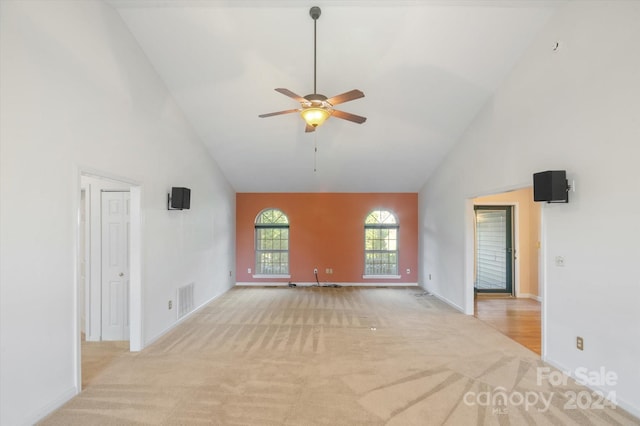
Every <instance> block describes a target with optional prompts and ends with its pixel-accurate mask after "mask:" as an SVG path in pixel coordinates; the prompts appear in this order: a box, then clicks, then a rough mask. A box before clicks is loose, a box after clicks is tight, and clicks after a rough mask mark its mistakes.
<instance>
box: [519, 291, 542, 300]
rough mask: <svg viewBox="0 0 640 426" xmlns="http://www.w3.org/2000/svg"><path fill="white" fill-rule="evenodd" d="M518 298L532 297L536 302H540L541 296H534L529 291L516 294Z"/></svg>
mask: <svg viewBox="0 0 640 426" xmlns="http://www.w3.org/2000/svg"><path fill="white" fill-rule="evenodd" d="M517 297H518V298H519V299H533V300H535V301H537V302H542V297H540V296H536V295H535V294H531V293H522V294H520V295H518V296H517Z"/></svg>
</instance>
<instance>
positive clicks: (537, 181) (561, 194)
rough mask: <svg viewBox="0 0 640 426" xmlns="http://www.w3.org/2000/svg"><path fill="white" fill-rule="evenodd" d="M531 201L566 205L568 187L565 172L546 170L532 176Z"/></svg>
mask: <svg viewBox="0 0 640 426" xmlns="http://www.w3.org/2000/svg"><path fill="white" fill-rule="evenodd" d="M533 201H546V202H547V203H568V202H569V185H568V182H567V172H566V171H565V170H548V171H546V172H539V173H534V174H533Z"/></svg>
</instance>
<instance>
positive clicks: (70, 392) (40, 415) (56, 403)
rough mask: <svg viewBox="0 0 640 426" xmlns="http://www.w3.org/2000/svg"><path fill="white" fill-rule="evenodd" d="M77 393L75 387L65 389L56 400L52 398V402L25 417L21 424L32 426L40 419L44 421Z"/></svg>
mask: <svg viewBox="0 0 640 426" xmlns="http://www.w3.org/2000/svg"><path fill="white" fill-rule="evenodd" d="M78 393H80V392H78V388H77V387H75V386H74V387H72V388H69V389H67V390H66V391H64V392H63V393H61V394H60V396H58V397H57V398H54V399H53V401H51V402H49V403H48V404H47V405H45V406H43V407H40V408H39V409H38V410H36V411H35V412H34V413H33V414H32V415H30V416H28V417H26V418H25V419H24V420H23V421H22V422H21V424H24V425H33V424H36V423H38V422H40V421H42V419H44V418H45V417H47V416H48V415H49V414H51V413H53V412H54V411H56V410H57V409H58V408H60V407H62V406H63V405H64V404H66V403H67V402H69V401H70V400H71V399H72V398H73V397H74V396H76V395H77V394H78Z"/></svg>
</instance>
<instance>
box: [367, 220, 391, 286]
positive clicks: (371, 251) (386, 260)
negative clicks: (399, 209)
mask: <svg viewBox="0 0 640 426" xmlns="http://www.w3.org/2000/svg"><path fill="white" fill-rule="evenodd" d="M398 230H399V225H398V220H397V219H396V216H395V215H394V214H393V212H391V211H389V210H374V211H372V212H371V213H369V215H368V216H367V218H366V219H365V221H364V275H365V276H389V275H393V276H397V275H398Z"/></svg>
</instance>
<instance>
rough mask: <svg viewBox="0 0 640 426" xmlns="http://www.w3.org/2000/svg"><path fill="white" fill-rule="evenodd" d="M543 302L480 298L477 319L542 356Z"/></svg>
mask: <svg viewBox="0 0 640 426" xmlns="http://www.w3.org/2000/svg"><path fill="white" fill-rule="evenodd" d="M540 316H541V313H540V302H538V301H535V300H533V299H516V298H513V297H504V296H489V295H480V296H476V299H475V317H476V318H478V319H479V320H481V321H484V322H486V323H487V324H489V325H491V326H492V327H493V328H495V329H496V330H498V331H500V332H501V333H502V334H505V335H506V336H508V337H510V338H511V339H513V340H515V341H516V342H518V343H520V344H521V345H523V346H525V347H526V348H528V349H530V350H532V351H533V352H535V353H537V354H538V355H540V354H541V342H542V337H541V331H540V328H541V322H540Z"/></svg>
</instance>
